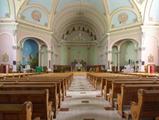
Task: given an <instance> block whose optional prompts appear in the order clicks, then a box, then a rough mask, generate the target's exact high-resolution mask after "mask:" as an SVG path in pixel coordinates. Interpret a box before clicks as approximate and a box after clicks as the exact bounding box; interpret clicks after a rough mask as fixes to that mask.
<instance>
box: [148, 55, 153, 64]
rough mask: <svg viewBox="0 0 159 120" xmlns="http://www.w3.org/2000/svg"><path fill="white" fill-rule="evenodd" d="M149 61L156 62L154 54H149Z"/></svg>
mask: <svg viewBox="0 0 159 120" xmlns="http://www.w3.org/2000/svg"><path fill="white" fill-rule="evenodd" d="M148 62H149V63H152V62H154V56H153V55H152V54H150V55H149V56H148Z"/></svg>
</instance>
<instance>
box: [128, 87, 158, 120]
mask: <svg viewBox="0 0 159 120" xmlns="http://www.w3.org/2000/svg"><path fill="white" fill-rule="evenodd" d="M131 116H132V119H133V120H141V119H144V118H146V119H149V120H151V119H155V118H156V117H158V116H159V90H143V89H140V90H139V91H138V102H132V103H131Z"/></svg>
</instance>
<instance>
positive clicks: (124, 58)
mask: <svg viewBox="0 0 159 120" xmlns="http://www.w3.org/2000/svg"><path fill="white" fill-rule="evenodd" d="M129 59H130V60H131V61H132V62H135V61H136V60H137V52H136V50H135V44H134V43H133V42H131V41H127V42H125V43H123V44H122V45H121V48H120V65H121V66H123V65H127V64H128V63H129Z"/></svg>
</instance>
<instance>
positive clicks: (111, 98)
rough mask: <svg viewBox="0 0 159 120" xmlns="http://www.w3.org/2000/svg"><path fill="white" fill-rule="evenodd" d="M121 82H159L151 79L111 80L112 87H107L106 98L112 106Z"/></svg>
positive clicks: (119, 90) (119, 91)
mask: <svg viewBox="0 0 159 120" xmlns="http://www.w3.org/2000/svg"><path fill="white" fill-rule="evenodd" d="M122 84H159V81H151V80H146V81H144V80H124V81H122V80H120V81H112V88H111V89H109V94H108V100H109V102H110V103H111V106H112V107H114V103H115V102H116V100H117V94H118V93H121V85H122Z"/></svg>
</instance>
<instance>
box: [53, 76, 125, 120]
mask: <svg viewBox="0 0 159 120" xmlns="http://www.w3.org/2000/svg"><path fill="white" fill-rule="evenodd" d="M109 105H110V104H109V102H107V101H106V100H104V98H103V97H101V92H100V90H96V89H95V88H94V87H93V86H92V85H91V84H90V82H89V81H88V79H87V78H86V76H85V75H77V76H76V75H75V76H74V79H73V81H72V84H71V86H70V88H69V90H68V91H67V96H66V98H65V100H64V102H63V103H62V106H61V110H60V112H59V113H58V114H57V118H56V119H55V120H122V118H121V116H120V115H119V114H118V113H117V111H116V110H106V108H108V107H109Z"/></svg>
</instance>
